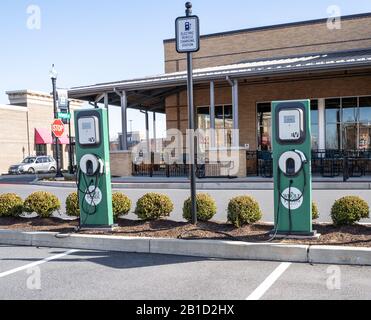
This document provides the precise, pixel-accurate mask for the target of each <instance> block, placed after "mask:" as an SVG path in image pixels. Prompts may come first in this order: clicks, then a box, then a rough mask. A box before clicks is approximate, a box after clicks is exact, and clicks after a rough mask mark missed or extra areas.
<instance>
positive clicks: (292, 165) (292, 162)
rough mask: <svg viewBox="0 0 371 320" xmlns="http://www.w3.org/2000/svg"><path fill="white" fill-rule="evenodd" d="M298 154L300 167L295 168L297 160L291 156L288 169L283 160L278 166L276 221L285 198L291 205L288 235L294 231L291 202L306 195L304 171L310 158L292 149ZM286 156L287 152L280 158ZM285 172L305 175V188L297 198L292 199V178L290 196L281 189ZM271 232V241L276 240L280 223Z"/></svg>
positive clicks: (288, 174)
mask: <svg viewBox="0 0 371 320" xmlns="http://www.w3.org/2000/svg"><path fill="white" fill-rule="evenodd" d="M292 153H293V154H296V155H297V156H298V157H299V158H300V160H301V164H300V166H299V169H297V170H295V163H296V162H295V160H294V159H293V158H290V157H288V159H287V163H289V164H290V165H289V166H287V165H286V171H283V166H282V162H281V161H280V162H281V163H279V164H278V168H277V173H278V177H277V181H278V182H277V184H278V194H279V200H278V203H277V215H276V217H275V219H276V221H279V219H280V207H281V201H282V200H284V201H286V202H287V203H288V206H289V209H288V210H289V232H288V236H290V235H291V233H292V210H291V204H292V203H293V202H299V201H301V199H302V198H303V196H304V193H305V188H306V186H307V179H306V178H307V177H306V174H305V172H304V165H305V164H307V163H308V160H307V158H306V157H305V155H304V153H303V152H301V151H298V150H292V151H291V154H292ZM289 154H290V153H286V156H288V155H289ZM283 156H285V154H283V155H282V156H281V158H280V160H281V159H282V157H283ZM282 174H284V175H285V176H288V177H291V178H293V177H296V176H298V175H299V174H302V175H303V179H304V185H303V188H302V190H300V193H301V196H300V197H298V198H296V199H292V198H291V195H292V193H291V191H292V185H293V183H294V181H293V180H292V179H291V180H290V182H289V193H288V194H289V197H288V198H286V197H285V196H284V195H283V193H282V189H281V175H282ZM270 234H273V236H272V238H271V239H269V242H271V241H274V240H275V239H276V237H277V235H278V225H276V226H275V229H274V230H273V231H272V232H270Z"/></svg>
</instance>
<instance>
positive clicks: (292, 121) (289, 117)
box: [283, 116, 296, 124]
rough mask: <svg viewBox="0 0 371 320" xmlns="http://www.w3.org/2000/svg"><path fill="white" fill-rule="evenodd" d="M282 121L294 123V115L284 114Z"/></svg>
mask: <svg viewBox="0 0 371 320" xmlns="http://www.w3.org/2000/svg"><path fill="white" fill-rule="evenodd" d="M283 121H284V123H285V124H291V123H295V121H296V119H295V116H285V117H284V119H283Z"/></svg>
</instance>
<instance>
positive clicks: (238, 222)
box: [228, 196, 262, 228]
mask: <svg viewBox="0 0 371 320" xmlns="http://www.w3.org/2000/svg"><path fill="white" fill-rule="evenodd" d="M261 218H262V212H261V210H260V206H259V203H258V202H257V201H256V200H255V199H253V198H251V197H248V196H241V197H236V198H233V199H231V201H230V202H229V204H228V221H229V222H231V223H232V224H233V225H234V226H235V227H237V228H240V227H242V226H244V225H247V224H253V223H256V222H258V221H259V220H260V219H261Z"/></svg>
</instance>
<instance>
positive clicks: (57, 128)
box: [52, 119, 64, 138]
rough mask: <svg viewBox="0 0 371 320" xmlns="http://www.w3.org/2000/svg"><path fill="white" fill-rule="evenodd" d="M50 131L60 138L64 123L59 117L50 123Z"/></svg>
mask: <svg viewBox="0 0 371 320" xmlns="http://www.w3.org/2000/svg"><path fill="white" fill-rule="evenodd" d="M52 132H53V134H54V136H55V137H57V138H61V137H62V136H63V134H64V124H63V121H62V120H60V119H56V120H54V122H53V124H52Z"/></svg>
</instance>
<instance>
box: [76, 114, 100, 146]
mask: <svg viewBox="0 0 371 320" xmlns="http://www.w3.org/2000/svg"><path fill="white" fill-rule="evenodd" d="M78 130H79V141H78V142H79V144H80V145H82V146H93V145H97V144H99V143H100V130H99V119H98V118H97V117H96V116H86V117H81V118H80V119H78Z"/></svg>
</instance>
